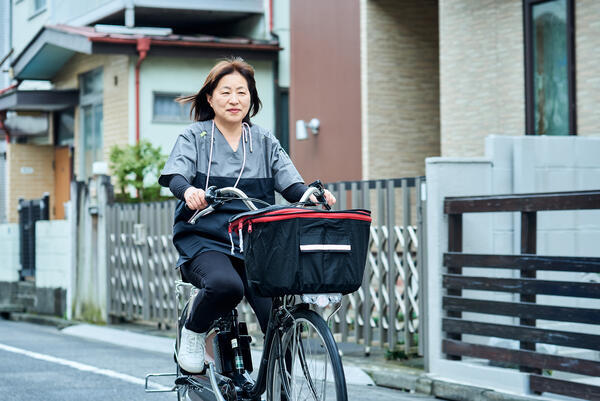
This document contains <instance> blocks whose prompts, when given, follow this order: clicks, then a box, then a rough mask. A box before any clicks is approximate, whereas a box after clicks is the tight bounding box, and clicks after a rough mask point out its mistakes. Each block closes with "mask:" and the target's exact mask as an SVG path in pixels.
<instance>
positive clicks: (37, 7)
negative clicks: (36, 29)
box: [33, 0, 46, 13]
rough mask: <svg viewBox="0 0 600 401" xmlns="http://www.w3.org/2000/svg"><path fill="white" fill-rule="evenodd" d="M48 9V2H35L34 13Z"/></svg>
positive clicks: (37, 0) (38, 0)
mask: <svg viewBox="0 0 600 401" xmlns="http://www.w3.org/2000/svg"><path fill="white" fill-rule="evenodd" d="M45 8H46V0H33V12H34V13H35V12H38V11H40V10H43V9H45Z"/></svg>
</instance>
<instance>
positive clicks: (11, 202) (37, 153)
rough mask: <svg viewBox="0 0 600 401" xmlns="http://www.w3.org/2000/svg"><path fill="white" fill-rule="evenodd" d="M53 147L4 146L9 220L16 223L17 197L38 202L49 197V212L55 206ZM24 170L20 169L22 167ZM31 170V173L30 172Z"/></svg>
mask: <svg viewBox="0 0 600 401" xmlns="http://www.w3.org/2000/svg"><path fill="white" fill-rule="evenodd" d="M53 160H54V146H52V145H45V146H40V145H21V144H15V143H11V144H10V145H7V147H6V167H7V173H8V206H7V209H8V213H7V214H8V221H9V222H10V223H17V222H18V221H19V213H18V209H17V207H18V206H19V201H18V200H19V198H24V199H39V198H41V197H42V195H44V192H48V193H49V194H50V210H52V209H53V207H54V197H53V196H52V193H53V192H54V167H53V164H52V162H53ZM24 167H25V168H26V169H25V170H22V168H24ZM31 170H33V171H31Z"/></svg>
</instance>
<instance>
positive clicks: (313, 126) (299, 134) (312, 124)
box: [296, 118, 321, 141]
mask: <svg viewBox="0 0 600 401" xmlns="http://www.w3.org/2000/svg"><path fill="white" fill-rule="evenodd" d="M306 128H310V130H311V131H312V133H313V134H314V135H317V134H318V133H319V128H321V122H320V121H319V119H318V118H313V119H312V120H310V121H309V122H308V124H307V123H306V122H305V121H304V120H297V121H296V139H297V140H299V141H303V140H305V139H308V131H307V129H306Z"/></svg>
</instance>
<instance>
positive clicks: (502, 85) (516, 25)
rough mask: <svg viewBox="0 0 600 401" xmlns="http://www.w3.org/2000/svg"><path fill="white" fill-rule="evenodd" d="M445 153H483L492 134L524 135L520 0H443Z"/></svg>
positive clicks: (442, 81) (443, 137) (442, 88)
mask: <svg viewBox="0 0 600 401" xmlns="http://www.w3.org/2000/svg"><path fill="white" fill-rule="evenodd" d="M439 7H440V77H441V78H440V111H441V115H440V117H441V153H442V156H483V154H484V138H485V137H486V136H488V135H491V134H499V135H523V134H524V130H525V89H524V88H525V86H524V85H525V81H524V79H525V78H524V74H525V73H524V68H525V67H524V60H523V52H524V47H523V46H524V45H523V37H524V35H523V16H522V9H523V3H522V1H521V0H478V1H471V0H440V2H439Z"/></svg>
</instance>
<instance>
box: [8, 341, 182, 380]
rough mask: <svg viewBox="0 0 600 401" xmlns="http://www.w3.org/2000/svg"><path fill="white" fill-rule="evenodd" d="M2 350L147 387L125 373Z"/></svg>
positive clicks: (44, 356) (14, 350) (39, 355)
mask: <svg viewBox="0 0 600 401" xmlns="http://www.w3.org/2000/svg"><path fill="white" fill-rule="evenodd" d="M0 350H4V351H8V352H13V353H15V354H21V355H25V356H28V357H30V358H34V359H39V360H41V361H46V362H52V363H57V364H59V365H63V366H68V367H70V368H73V369H78V370H82V371H84V372H90V373H95V374H98V375H103V376H107V377H111V378H113V379H119V380H123V381H126V382H128V383H133V384H138V385H141V386H144V385H145V380H144V379H140V378H138V377H134V376H130V375H127V374H124V373H119V372H115V371H114V370H110V369H101V368H97V367H95V366H91V365H86V364H85V363H80V362H75V361H69V360H68V359H63V358H57V357H55V356H50V355H44V354H39V353H37V352H32V351H27V350H25V349H21V348H15V347H11V346H10V345H5V344H0ZM148 385H149V386H151V387H153V388H154V389H156V390H170V388H169V387H165V386H161V385H160V384H156V383H150V382H149V383H148Z"/></svg>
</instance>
